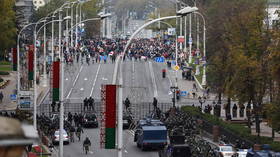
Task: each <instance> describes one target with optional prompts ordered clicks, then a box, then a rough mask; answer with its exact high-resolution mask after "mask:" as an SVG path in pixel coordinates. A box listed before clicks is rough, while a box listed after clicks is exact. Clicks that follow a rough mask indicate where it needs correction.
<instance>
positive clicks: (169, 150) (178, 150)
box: [158, 144, 192, 157]
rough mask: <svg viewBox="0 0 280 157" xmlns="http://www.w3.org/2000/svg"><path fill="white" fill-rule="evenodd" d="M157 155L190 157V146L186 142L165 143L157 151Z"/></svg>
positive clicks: (162, 156) (161, 156)
mask: <svg viewBox="0 0 280 157" xmlns="http://www.w3.org/2000/svg"><path fill="white" fill-rule="evenodd" d="M158 154H159V157H191V156H192V153H191V148H190V147H189V146H188V145H187V144H177V145H173V144H170V145H167V146H165V147H164V149H163V150H160V151H159V153H158Z"/></svg>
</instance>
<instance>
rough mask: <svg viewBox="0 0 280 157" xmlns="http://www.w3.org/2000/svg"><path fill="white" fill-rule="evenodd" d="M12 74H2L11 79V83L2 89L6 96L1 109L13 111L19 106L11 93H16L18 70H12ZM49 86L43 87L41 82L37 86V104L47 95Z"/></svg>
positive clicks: (0, 106) (0, 105)
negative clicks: (11, 97)
mask: <svg viewBox="0 0 280 157" xmlns="http://www.w3.org/2000/svg"><path fill="white" fill-rule="evenodd" d="M9 73H10V75H8V76H1V77H2V78H3V79H4V80H10V82H9V84H8V85H7V86H6V87H5V88H4V89H1V90H0V91H2V92H3V95H4V98H3V101H2V103H0V111H13V110H15V109H16V108H17V102H16V101H11V99H10V95H11V94H14V91H15V90H16V88H17V87H16V84H17V72H14V71H10V72H9ZM48 89H49V87H48V86H47V87H43V86H42V85H41V84H39V85H38V86H37V92H38V94H37V104H39V103H40V102H41V101H42V99H44V97H45V96H46V94H47V92H48Z"/></svg>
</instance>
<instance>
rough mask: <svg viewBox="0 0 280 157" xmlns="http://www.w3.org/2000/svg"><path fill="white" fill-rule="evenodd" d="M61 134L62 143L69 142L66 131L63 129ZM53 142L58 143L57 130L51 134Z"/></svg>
mask: <svg viewBox="0 0 280 157" xmlns="http://www.w3.org/2000/svg"><path fill="white" fill-rule="evenodd" d="M62 135H63V144H69V143H70V138H69V136H68V133H67V132H66V131H65V130H64V129H63V132H62ZM52 141H53V144H58V143H59V130H57V131H55V132H54V136H53V140H52Z"/></svg>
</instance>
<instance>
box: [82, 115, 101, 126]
mask: <svg viewBox="0 0 280 157" xmlns="http://www.w3.org/2000/svg"><path fill="white" fill-rule="evenodd" d="M83 127H93V128H97V127H98V121H97V117H96V115H95V114H94V113H85V114H84V116H83Z"/></svg>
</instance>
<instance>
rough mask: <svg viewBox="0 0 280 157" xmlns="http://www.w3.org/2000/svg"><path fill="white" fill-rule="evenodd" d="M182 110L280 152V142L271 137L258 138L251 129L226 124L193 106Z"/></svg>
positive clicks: (184, 107)
mask: <svg viewBox="0 0 280 157" xmlns="http://www.w3.org/2000/svg"><path fill="white" fill-rule="evenodd" d="M182 110H183V111H185V112H187V113H188V114H190V115H192V116H195V117H199V118H201V119H203V120H205V121H207V122H209V123H211V124H213V125H218V126H220V127H222V128H224V129H226V130H229V131H231V132H233V133H235V134H236V135H238V136H240V137H242V138H244V139H246V140H248V141H252V142H255V141H260V143H261V144H269V145H270V146H271V147H272V149H273V150H274V151H280V147H279V146H280V142H274V141H273V140H272V138H270V137H258V136H255V135H251V134H250V130H249V128H247V127H245V126H244V125H240V124H231V123H227V122H224V121H223V120H221V119H219V118H218V117H216V116H213V115H210V114H203V113H201V112H200V111H199V109H198V108H196V107H192V106H183V107H182Z"/></svg>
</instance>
